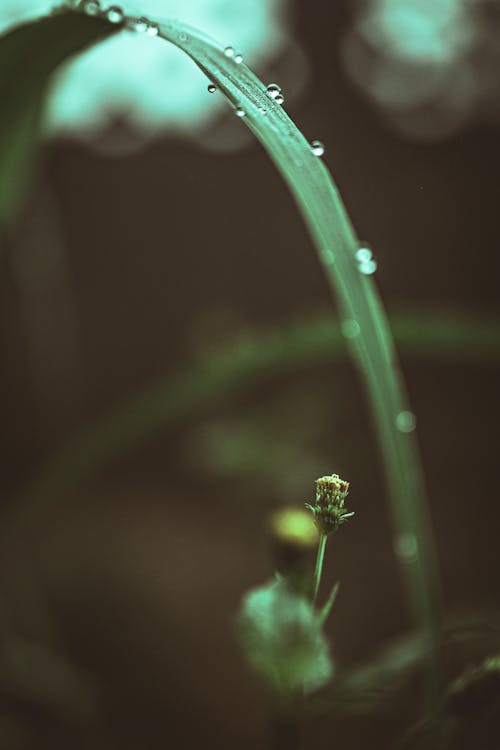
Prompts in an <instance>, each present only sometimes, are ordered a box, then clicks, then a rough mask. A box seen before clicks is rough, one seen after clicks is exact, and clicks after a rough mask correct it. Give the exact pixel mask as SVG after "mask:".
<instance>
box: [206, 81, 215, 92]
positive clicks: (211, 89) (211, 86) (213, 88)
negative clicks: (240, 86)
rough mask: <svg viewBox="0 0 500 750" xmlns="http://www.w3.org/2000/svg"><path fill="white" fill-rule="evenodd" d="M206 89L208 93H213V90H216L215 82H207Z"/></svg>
mask: <svg viewBox="0 0 500 750" xmlns="http://www.w3.org/2000/svg"><path fill="white" fill-rule="evenodd" d="M207 91H208V93H209V94H215V92H216V91H217V86H215V84H213V83H209V84H208V86H207Z"/></svg>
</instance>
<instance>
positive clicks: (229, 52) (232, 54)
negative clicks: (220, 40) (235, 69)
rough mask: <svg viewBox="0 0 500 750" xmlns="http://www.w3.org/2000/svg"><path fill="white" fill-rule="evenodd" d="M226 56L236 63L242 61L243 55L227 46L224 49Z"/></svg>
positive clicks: (238, 63)
mask: <svg viewBox="0 0 500 750" xmlns="http://www.w3.org/2000/svg"><path fill="white" fill-rule="evenodd" d="M224 54H225V56H226V57H231V58H232V59H233V60H234V62H235V63H236V64H237V65H240V63H242V62H243V55H242V54H241V52H235V51H234V47H231V46H228V47H226V48H225V50H224Z"/></svg>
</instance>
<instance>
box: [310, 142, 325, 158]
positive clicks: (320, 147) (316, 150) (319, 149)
mask: <svg viewBox="0 0 500 750" xmlns="http://www.w3.org/2000/svg"><path fill="white" fill-rule="evenodd" d="M311 151H312V152H313V154H314V156H323V154H324V153H325V146H324V144H323V143H321V141H312V142H311Z"/></svg>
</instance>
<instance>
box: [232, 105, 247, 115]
mask: <svg viewBox="0 0 500 750" xmlns="http://www.w3.org/2000/svg"><path fill="white" fill-rule="evenodd" d="M234 114H235V115H236V117H245V115H246V112H245V110H244V109H243V107H236V109H235V110H234Z"/></svg>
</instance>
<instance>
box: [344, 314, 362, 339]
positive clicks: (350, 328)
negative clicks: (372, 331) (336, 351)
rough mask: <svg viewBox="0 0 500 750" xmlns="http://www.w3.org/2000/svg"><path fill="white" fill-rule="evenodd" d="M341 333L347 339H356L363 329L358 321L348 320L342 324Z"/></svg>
mask: <svg viewBox="0 0 500 750" xmlns="http://www.w3.org/2000/svg"><path fill="white" fill-rule="evenodd" d="M340 332H341V333H342V336H344V338H346V339H355V338H356V337H357V336H359V334H360V333H361V328H360V325H359V323H358V321H357V320H354V318H346V320H343V321H342V323H341V324H340Z"/></svg>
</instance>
